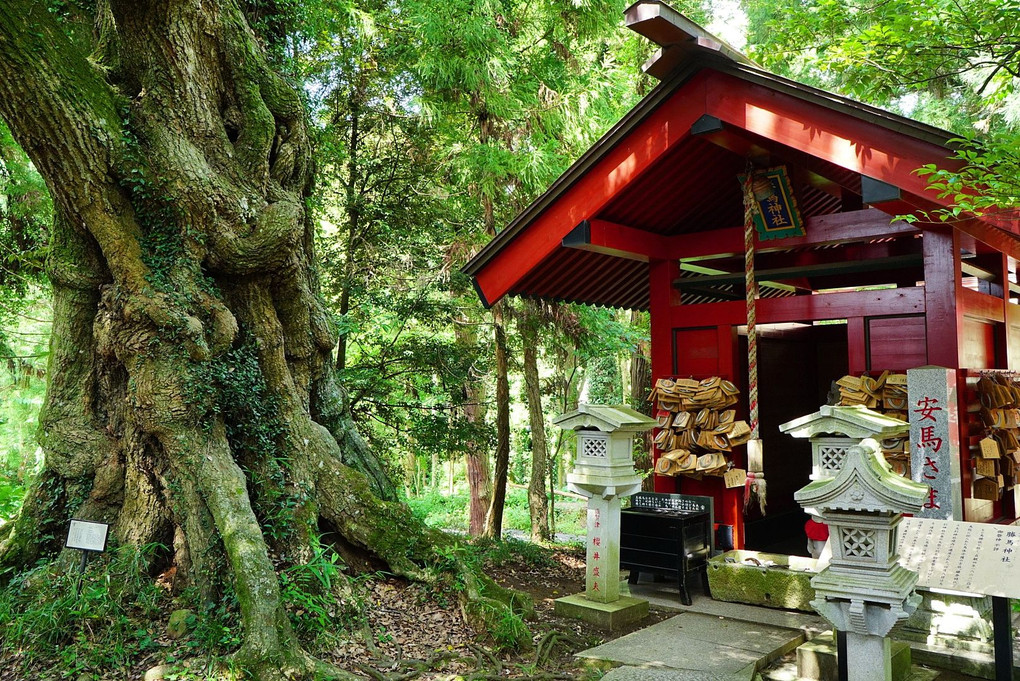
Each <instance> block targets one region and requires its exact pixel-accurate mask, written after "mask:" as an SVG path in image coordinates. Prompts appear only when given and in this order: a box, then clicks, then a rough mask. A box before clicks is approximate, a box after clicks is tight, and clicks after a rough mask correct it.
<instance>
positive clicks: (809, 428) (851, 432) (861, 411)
mask: <svg viewBox="0 0 1020 681" xmlns="http://www.w3.org/2000/svg"><path fill="white" fill-rule="evenodd" d="M779 431H780V432H782V433H786V434H787V435H791V436H793V437H799V438H804V437H806V438H810V439H811V479H812V480H821V479H823V478H832V477H835V475H836V474H837V473H839V470H840V469H841V468H842V467H843V461H844V460H845V458H846V453H847V451H848V450H849V449H850V448H851V447H853V446H854V445H856V444H857V443H859V442H860V441H861V440H863V439H865V438H872V439H875V440H879V441H881V440H885V439H889V438H898V437H905V436H906V435H907V433H908V432H909V431H910V424H908V423H907V422H906V421H900V420H899V419H894V418H892V417H890V416H885V415H884V414H879V413H878V412H875V411H871V410H870V409H868V408H867V407H862V406H852V407H833V406H828V405H826V406H824V407H822V408H821V409H819V410H818V411H816V412H815V413H814V414H808V415H807V416H801V417H800V418H798V419H794V420H793V421H789V422H787V423H784V424H783V425H781V426H779Z"/></svg>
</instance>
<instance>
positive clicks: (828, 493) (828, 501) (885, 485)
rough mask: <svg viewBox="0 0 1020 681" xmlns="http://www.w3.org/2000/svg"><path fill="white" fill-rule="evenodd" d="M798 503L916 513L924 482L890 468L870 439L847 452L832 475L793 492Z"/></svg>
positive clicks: (922, 499)
mask: <svg viewBox="0 0 1020 681" xmlns="http://www.w3.org/2000/svg"><path fill="white" fill-rule="evenodd" d="M793 498H794V499H796V500H797V503H799V504H800V505H801V506H804V507H806V508H813V509H816V510H817V511H818V512H820V513H822V514H823V516H824V514H825V513H826V512H829V511H858V512H863V511H870V512H879V513H881V512H886V513H917V512H918V511H919V510H920V509H921V506H922V505H923V504H924V502H925V500H926V499H927V498H928V486H927V485H923V484H921V483H918V482H914V481H912V480H908V479H907V478H904V477H902V476H900V475H897V474H896V473H894V472H893V470H892V468H891V467H890V466H889V464H888V463H887V462H886V460H885V458H884V457H883V456H882V454H881V452H880V451H879V445H878V443H877V442H875V441H874V440H864V441H863V442H861V444H860V445H855V446H853V447H851V448H850V450H849V451H848V452H847V455H846V459H844V461H843V468H842V470H840V471H839V473H838V474H837V475H836V477H834V478H826V479H821V480H816V481H815V482H812V483H809V484H808V485H807V486H805V487H803V488H801V489H800V490H798V491H797V492H795V493H794V495H793Z"/></svg>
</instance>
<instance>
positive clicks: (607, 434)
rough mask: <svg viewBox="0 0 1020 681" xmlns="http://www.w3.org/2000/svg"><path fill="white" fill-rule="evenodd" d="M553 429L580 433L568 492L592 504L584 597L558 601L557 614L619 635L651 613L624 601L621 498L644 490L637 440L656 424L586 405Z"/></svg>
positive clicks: (643, 604)
mask: <svg viewBox="0 0 1020 681" xmlns="http://www.w3.org/2000/svg"><path fill="white" fill-rule="evenodd" d="M553 423H554V424H555V425H557V426H559V427H560V428H563V429H564V430H567V429H570V430H574V431H576V432H577V456H576V459H575V462H574V470H573V471H572V472H571V473H568V474H567V487H568V488H569V489H570V490H571V491H573V492H576V493H578V494H581V495H583V496H585V497H587V498H588V536H587V566H586V568H587V569H586V572H587V574H586V578H585V592H584V594H583V595H581V594H578V595H575V596H566V597H564V598H560V599H557V601H556V612H557V614H560V615H565V616H572V617H578V618H581V619H584V620H587V621H589V622H592V623H594V624H597V625H599V626H602V627H604V628H607V629H616V628H619V627H620V626H623V625H625V624H627V623H629V622H633V621H636V620H639V619H641V618H642V617H644V616H645V615H646V614H647V613H648V602H647V601H644V600H641V599H637V598H633V597H630V596H623V597H621V596H620V498H621V497H625V496H629V495H631V494H634V493H635V492H638V491H640V490H641V476H640V475H638V474H637V472H636V471H635V470H634V456H633V448H634V435H635V434H636V433H641V432H644V431H647V430H650V429H651V428H654V427H655V426H656V425H657V422H656V421H655V419H652V418H649V417H647V416H645V415H644V414H641V413H639V412H637V411H634V410H633V409H630V408H629V407H624V406H608V405H600V404H581V405H579V406H578V408H577V409H576V410H574V411H572V412H570V413H569V414H564V415H562V416H559V417H557V418H555V419H553Z"/></svg>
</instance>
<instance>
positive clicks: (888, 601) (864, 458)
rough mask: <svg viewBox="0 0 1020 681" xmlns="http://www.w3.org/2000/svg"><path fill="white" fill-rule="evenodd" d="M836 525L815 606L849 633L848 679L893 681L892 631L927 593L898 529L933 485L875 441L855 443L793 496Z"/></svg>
mask: <svg viewBox="0 0 1020 681" xmlns="http://www.w3.org/2000/svg"><path fill="white" fill-rule="evenodd" d="M794 498H795V499H796V500H797V503H799V504H800V505H801V506H803V507H805V508H806V509H810V512H812V513H814V514H816V515H818V516H819V517H820V518H821V519H822V521H823V522H825V523H826V524H827V525H828V526H829V542H830V544H831V546H832V560H831V562H830V563H829V565H828V567H826V568H825V569H824V570H823V571H822V572H820V573H819V574H818V575H817V576H816V577H814V578H813V579H812V580H811V586H812V587H813V588H814V590H815V600H813V601H811V605H812V606H813V607H814V608H815V610H817V611H818V613H819V614H821V615H822V616H823V617H824V618H825V619H827V620H828V621H829V622H831V623H832V625H833V627H835V628H836V629H837V630H839V631H842V632H846V636H847V668H848V670H849V681H889V679H890V678H891V668H892V665H891V649H890V641H889V639H888V638H886V636H887V635H888V634H889V632H890V630H891V629H892V628H893V626H895V625H896V624H898V623H900V622H902V621H903V620H905V619H907V617H909V616H910V614H911V613H913V612H914V610H915V609H916V608H917V605H918V603H919V602H920V600H921V598H920V596H918V595H917V594H915V593H914V587H915V586H916V584H917V573H915V572H911V571H910V570H907V569H906V568H904V567H903V566H902V565H900V564H899V562H898V558H899V556H898V555H897V553H896V545H897V536H896V533H897V527H898V525H899V524H900V521H901V520H902V517H903V514H904V513H916V512H917V511H918V510H919V509H920V508H921V507H922V506H923V505H924V502H925V500H926V499H927V498H928V487H927V485H922V484H919V483H916V482H913V481H911V480H907V479H906V478H903V477H901V476H899V475H897V474H896V473H894V472H893V471H892V469H891V468H890V467H889V464H888V463H886V461H885V458H884V457H883V456H882V453H881V451H880V449H879V445H878V443H877V442H876V441H874V440H871V439H865V440H864V441H862V442H861V443H860V444H858V445H854V446H852V447H850V448H849V449H848V450H847V452H846V456H845V458H844V460H843V465H842V468H841V469H840V470H839V472H838V473H837V474H836V476H835V477H832V478H822V479H819V480H815V481H814V482H812V483H810V484H808V485H807V486H806V487H804V488H802V489H800V490H799V491H798V492H796V493H795V494H794Z"/></svg>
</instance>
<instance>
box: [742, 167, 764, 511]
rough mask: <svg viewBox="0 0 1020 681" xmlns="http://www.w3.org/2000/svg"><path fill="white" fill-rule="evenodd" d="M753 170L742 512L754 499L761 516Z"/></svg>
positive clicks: (748, 209)
mask: <svg viewBox="0 0 1020 681" xmlns="http://www.w3.org/2000/svg"><path fill="white" fill-rule="evenodd" d="M754 179H755V176H754V168H753V167H752V166H751V165H750V164H748V167H747V173H746V175H745V176H744V291H745V296H746V301H747V401H748V407H749V409H750V412H751V413H750V416H749V419H748V420H749V424H748V425H749V426H750V427H751V439H750V440H749V441H748V443H747V480H746V481H745V483H744V512H745V513H746V512H747V509H748V508H749V507H750V505H751V500H752V499H753V498H754V497H757V498H758V506H759V508H760V509H761V513H762V515H765V473H764V471H763V470H762V459H761V454H762V449H761V439H760V438H759V436H758V328H757V316H756V311H755V307H756V302H757V299H758V284H757V282H756V281H755V279H754V233H755V227H754V212H755V207H756V205H757V201H756V200H755V197H754Z"/></svg>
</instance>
